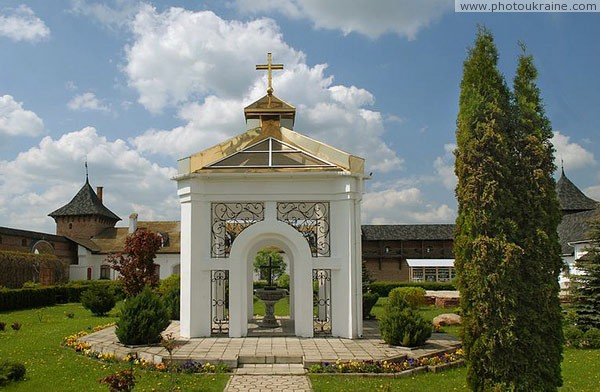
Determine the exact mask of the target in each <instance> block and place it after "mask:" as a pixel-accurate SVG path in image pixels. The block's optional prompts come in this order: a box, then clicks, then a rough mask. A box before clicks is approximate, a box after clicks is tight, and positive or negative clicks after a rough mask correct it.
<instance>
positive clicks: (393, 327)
mask: <svg viewBox="0 0 600 392" xmlns="http://www.w3.org/2000/svg"><path fill="white" fill-rule="evenodd" d="M432 328H433V326H432V324H431V321H428V320H425V319H424V318H423V317H422V316H421V315H420V314H419V313H418V312H417V311H416V310H414V309H412V308H410V307H404V308H400V307H397V306H386V311H385V313H384V314H383V316H381V318H380V320H379V329H380V331H381V338H382V339H383V340H384V341H385V342H386V343H387V344H390V345H393V346H404V347H415V346H421V345H423V344H424V343H425V342H426V341H427V339H429V338H430V337H431V332H432Z"/></svg>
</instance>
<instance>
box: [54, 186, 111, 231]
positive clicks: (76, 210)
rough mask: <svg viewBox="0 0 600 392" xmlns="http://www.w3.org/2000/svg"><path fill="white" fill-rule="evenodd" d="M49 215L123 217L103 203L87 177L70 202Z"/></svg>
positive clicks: (55, 216)
mask: <svg viewBox="0 0 600 392" xmlns="http://www.w3.org/2000/svg"><path fill="white" fill-rule="evenodd" d="M48 215H49V216H51V217H53V218H57V217H59V216H81V215H97V216H102V217H105V218H108V219H112V220H114V221H120V220H121V218H119V217H118V216H117V215H115V213H113V212H112V211H111V210H109V209H108V208H106V207H105V206H104V204H102V202H101V201H100V199H99V198H98V195H96V192H94V190H93V189H92V187H91V185H90V183H89V181H88V180H87V179H86V180H85V184H83V186H82V187H81V189H80V190H79V192H77V194H76V195H75V197H73V199H72V200H71V201H70V202H68V203H67V204H65V205H64V206H62V207H60V208H59V209H57V210H55V211H53V212H51V213H50V214H48Z"/></svg>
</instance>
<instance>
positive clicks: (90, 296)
mask: <svg viewBox="0 0 600 392" xmlns="http://www.w3.org/2000/svg"><path fill="white" fill-rule="evenodd" d="M116 303H117V300H116V298H115V295H114V294H113V291H112V290H111V288H110V287H108V286H106V285H93V286H90V288H89V289H87V290H86V291H84V292H83V294H82V295H81V305H82V306H83V307H84V308H86V309H88V310H89V311H91V312H92V314H94V315H95V316H104V315H106V313H108V312H110V311H111V310H112V308H114V307H115V304H116Z"/></svg>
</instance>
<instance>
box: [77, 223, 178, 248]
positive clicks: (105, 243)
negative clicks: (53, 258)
mask: <svg viewBox="0 0 600 392" xmlns="http://www.w3.org/2000/svg"><path fill="white" fill-rule="evenodd" d="M137 228H138V229H144V230H147V231H149V232H152V233H156V234H160V235H161V236H162V237H163V239H164V246H163V247H161V248H160V249H159V250H158V253H179V252H180V248H181V247H180V236H181V225H180V223H179V222H178V221H139V222H138V223H137ZM127 235H129V228H128V227H109V228H106V229H104V230H102V231H101V232H100V233H99V234H98V235H95V236H94V237H92V238H91V239H89V240H81V239H73V241H75V242H77V243H78V244H79V245H81V246H83V247H84V248H87V249H88V250H90V251H92V252H93V253H102V254H109V253H119V252H123V248H125V239H126V238H127Z"/></svg>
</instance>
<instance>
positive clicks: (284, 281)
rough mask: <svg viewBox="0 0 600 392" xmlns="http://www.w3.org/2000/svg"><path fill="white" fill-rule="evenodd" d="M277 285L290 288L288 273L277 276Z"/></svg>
mask: <svg viewBox="0 0 600 392" xmlns="http://www.w3.org/2000/svg"><path fill="white" fill-rule="evenodd" d="M277 287H279V288H280V289H287V290H289V289H290V275H289V274H286V273H283V274H281V276H279V278H277Z"/></svg>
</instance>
